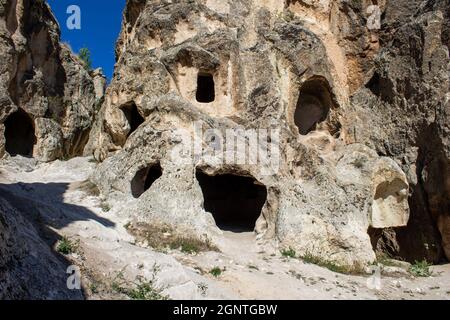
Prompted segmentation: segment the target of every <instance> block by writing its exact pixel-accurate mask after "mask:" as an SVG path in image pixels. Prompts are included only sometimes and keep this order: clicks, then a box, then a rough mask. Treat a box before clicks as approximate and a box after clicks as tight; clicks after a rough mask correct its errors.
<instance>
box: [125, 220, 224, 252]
mask: <svg viewBox="0 0 450 320" xmlns="http://www.w3.org/2000/svg"><path fill="white" fill-rule="evenodd" d="M125 228H126V229H127V231H128V232H129V233H130V234H132V235H133V236H134V237H136V239H137V240H138V241H142V242H146V243H147V244H148V245H149V246H150V247H152V248H154V249H155V250H158V251H161V252H165V251H166V250H167V248H170V249H172V250H178V249H179V250H181V252H183V253H187V254H194V253H199V252H202V251H217V250H218V249H217V248H216V247H215V246H214V245H213V244H212V243H211V241H210V240H209V239H208V238H207V237H204V238H203V239H201V238H197V237H193V236H188V235H186V234H182V233H180V232H178V231H177V230H174V229H173V228H172V227H170V226H167V225H157V224H148V223H131V222H130V223H127V224H126V225H125Z"/></svg>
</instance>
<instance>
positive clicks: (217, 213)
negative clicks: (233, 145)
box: [196, 170, 267, 232]
mask: <svg viewBox="0 0 450 320" xmlns="http://www.w3.org/2000/svg"><path fill="white" fill-rule="evenodd" d="M196 177H197V181H198V182H199V184H200V187H201V189H202V191H203V197H204V207H205V210H206V211H208V212H210V213H212V215H213V217H214V220H215V221H216V224H217V226H218V227H219V228H220V229H222V230H225V231H233V232H251V231H254V229H255V224H256V221H257V220H258V218H259V217H260V215H261V211H262V208H263V206H264V204H265V203H266V200H267V188H266V187H265V186H262V185H259V184H258V183H257V181H256V180H255V179H254V178H251V177H243V176H237V175H232V174H223V175H216V176H209V175H207V174H205V173H203V172H202V171H200V170H197V173H196Z"/></svg>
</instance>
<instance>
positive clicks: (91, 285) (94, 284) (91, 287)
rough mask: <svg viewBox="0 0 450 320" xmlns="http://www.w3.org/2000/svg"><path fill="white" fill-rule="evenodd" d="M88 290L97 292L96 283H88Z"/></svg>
mask: <svg viewBox="0 0 450 320" xmlns="http://www.w3.org/2000/svg"><path fill="white" fill-rule="evenodd" d="M89 290H91V292H92V293H97V292H98V286H97V283H95V282H92V283H91V284H90V285H89Z"/></svg>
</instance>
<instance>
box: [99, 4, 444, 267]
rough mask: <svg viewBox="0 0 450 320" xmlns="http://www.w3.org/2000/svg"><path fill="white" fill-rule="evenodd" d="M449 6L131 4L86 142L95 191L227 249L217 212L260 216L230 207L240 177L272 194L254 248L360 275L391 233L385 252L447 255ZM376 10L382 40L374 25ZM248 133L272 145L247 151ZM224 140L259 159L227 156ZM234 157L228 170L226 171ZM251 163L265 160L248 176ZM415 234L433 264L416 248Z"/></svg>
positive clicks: (234, 153) (144, 216)
mask: <svg viewBox="0 0 450 320" xmlns="http://www.w3.org/2000/svg"><path fill="white" fill-rule="evenodd" d="M373 5H376V9H378V10H379V11H378V12H377V11H374V10H375V9H374V8H373V7H372V8H371V9H370V10H369V7H370V6H373ZM448 9H449V4H448V1H399V2H396V3H387V4H386V3H385V2H384V1H381V2H380V1H356V2H355V1H343V0H342V1H331V2H329V3H328V2H326V1H295V0H293V1H278V0H277V1H269V0H268V1H262V0H261V1H245V0H240V1H237V0H236V1H233V0H229V1H215V0H204V1H202V0H198V1H177V2H175V3H174V2H172V1H131V0H130V1H127V5H126V9H125V12H124V21H123V27H122V32H121V34H120V37H119V41H118V43H117V47H116V56H117V67H116V70H115V76H114V79H113V80H112V83H111V85H110V87H109V88H108V90H107V94H106V98H105V103H104V104H103V107H102V109H101V110H100V115H99V121H98V122H97V124H96V125H95V130H94V131H93V132H92V135H91V141H95V142H96V143H95V144H99V145H100V147H99V148H96V149H95V150H94V154H95V156H96V158H97V159H98V160H100V161H103V163H102V164H101V165H100V166H99V169H98V171H97V174H96V175H94V177H93V178H92V180H93V181H94V182H96V183H97V185H98V186H99V187H100V189H101V191H102V193H103V194H104V195H105V196H106V197H108V198H109V199H116V200H120V201H129V202H128V203H129V206H130V211H131V212H133V213H134V215H135V216H136V218H137V219H138V220H143V221H145V222H152V221H154V222H164V223H168V224H170V225H173V226H174V227H176V228H179V229H182V230H185V231H186V232H191V233H195V234H197V235H198V236H207V237H209V238H211V239H213V241H217V242H218V243H219V245H220V236H221V230H220V229H221V228H220V226H219V225H220V224H221V223H217V221H218V220H220V218H218V216H217V212H214V211H217V210H214V208H215V206H216V207H218V206H221V205H222V206H223V204H224V203H226V202H227V201H230V202H233V201H243V200H242V199H241V198H242V197H244V198H245V197H246V199H244V200H245V201H243V202H242V203H243V204H244V205H245V206H247V205H248V203H251V202H252V201H251V199H254V201H253V203H254V206H253V207H251V206H250V205H249V207H248V211H251V210H254V209H255V207H258V205H257V203H258V202H259V200H258V199H260V198H259V196H258V195H257V194H258V192H257V191H254V192H253V194H250V193H251V191H249V195H247V196H245V195H241V196H240V197H235V198H232V197H231V196H229V193H228V196H227V195H225V194H223V193H222V195H221V190H227V184H226V183H225V185H222V184H223V183H224V182H223V181H222V180H220V179H221V178H220V177H223V176H237V177H247V178H248V179H253V181H254V182H253V183H255V184H257V185H259V186H262V187H264V188H265V190H266V194H265V196H264V198H265V199H264V205H263V207H262V209H258V210H259V211H260V212H259V214H258V217H257V219H256V223H254V224H255V226H254V229H255V230H256V232H257V233H258V234H259V237H260V238H264V239H275V240H277V241H279V242H280V244H281V245H282V246H284V247H292V248H295V249H296V250H297V252H299V253H300V254H310V255H315V256H318V257H320V258H321V259H323V260H327V261H333V262H335V263H338V264H343V265H350V266H357V265H360V264H364V263H367V262H372V261H373V260H374V259H375V253H374V249H375V250H376V249H379V248H380V247H383V248H385V247H386V242H387V240H386V234H390V235H392V234H393V233H394V237H393V238H392V237H391V238H390V241H393V242H394V246H395V247H396V248H397V249H398V250H397V251H395V250H394V251H395V252H390V253H391V254H393V255H397V256H401V257H402V258H406V259H414V258H415V257H419V256H420V257H427V258H428V259H430V260H432V261H439V260H440V259H441V258H442V257H443V255H442V245H441V234H442V235H443V236H442V239H443V247H444V248H447V247H448V242H447V241H448V240H446V239H448V225H447V223H446V222H445V221H448V219H447V218H446V217H447V215H448V205H446V204H447V203H448V199H449V192H448V188H447V187H448V181H449V180H448V159H449V157H448V152H447V151H448V150H447V149H448V128H449V127H448V126H449V117H448V91H449V90H448V87H449V86H448V21H446V19H445V17H444V15H445V14H448ZM374 13H375V18H376V17H379V18H380V21H379V26H378V27H377V26H376V23H375V26H372V25H369V22H370V21H369V20H370V19H373V18H374V16H373V14H374ZM377 14H378V15H377ZM373 22H377V21H376V20H375V21H372V23H373ZM446 42H447V43H446ZM199 127H200V129H199ZM236 128H240V129H241V130H236ZM252 129H255V130H261V129H262V130H264V132H266V133H267V135H268V136H269V138H268V139H263V140H264V141H261V140H257V141H258V142H259V143H257V144H256V147H254V146H253V145H252V138H251V137H249V136H250V135H251V132H252V131H251V130H252ZM230 132H232V135H231V137H232V138H235V139H237V140H238V141H239V139H242V140H241V141H244V142H243V144H244V146H246V147H248V148H252V147H254V149H251V150H252V151H250V152H248V153H247V152H246V151H245V150H243V149H239V147H238V148H236V149H233V148H232V150H230V149H228V148H227V142H228V141H229V139H227V138H228V137H227V133H230ZM259 137H261V136H259ZM253 141H255V140H253ZM92 144H94V143H92ZM186 146H188V147H187V148H186ZM196 147H197V149H196ZM196 150H197V151H198V150H201V152H196ZM222 150H226V151H225V152H222ZM267 150H268V151H267ZM266 151H267V152H266ZM111 152H113V153H111ZM230 152H231V157H232V158H233V156H235V158H234V160H235V161H226V160H224V158H226V156H230V154H229V153H230ZM224 153H225V156H224ZM108 154H109V156H108ZM252 154H253V155H255V154H258V155H259V156H260V158H259V160H261V159H262V160H264V159H265V160H268V159H269V160H270V161H256V163H249V161H250V162H251V160H249V159H251V157H252ZM245 156H248V158H247V160H248V161H244V162H240V161H236V159H244V158H245ZM264 156H267V158H264ZM226 159H228V158H226ZM253 160H255V159H253ZM154 166H158V167H160V168H161V172H160V176H158V178H157V179H155V180H154V181H151V182H152V183H150V184H147V183H146V182H145V181H147V180H146V178H145V177H141V176H140V175H141V174H142V172H144V171H145V172H148V171H149V170H150V169H149V168H152V167H154ZM143 170H144V171H143ZM199 172H200V174H201V175H202V178H200V179H199ZM438 172H439V174H438ZM205 175H206V177H205ZM137 176H139V177H138V178H136V177H137ZM208 176H209V177H217V178H218V179H219V180H220V181H222V182H217V183H218V184H220V185H221V186H222V187H220V188H219V187H217V189H214V190H209V191H208V192H205V190H204V188H205V187H206V188H215V184H214V183H205V182H204V181H203V182H202V181H201V180H205V179H206V180H207V179H208V178H207V177H208ZM219 180H217V181H219ZM136 181H142V182H141V184H142V185H141V186H139V188H140V190H141V191H142V190H143V191H144V192H143V193H141V192H140V193H139V197H133V189H134V188H136V184H135V182H136ZM229 181H234V182H230V183H232V184H233V183H234V184H236V185H235V186H236V188H237V189H238V190H240V189H239V188H242V186H241V185H240V184H239V182H237V180H233V179H231V178H230V179H229ZM444 186H446V187H444ZM446 188H447V189H446ZM247 189H248V190H251V189H252V188H250V187H247ZM211 194H212V195H213V196H211ZM211 199H215V200H216V203H215V204H211ZM438 204H439V205H438ZM410 209H411V218H410ZM230 210H231V209H230ZM207 211H210V212H207ZM211 211H213V212H211ZM219 211H220V210H219ZM424 219H425V220H426V223H421V221H424ZM227 222H229V223H231V226H229V227H233V221H231V222H230V221H227ZM238 224H239V223H238V221H236V226H237V225H238ZM417 228H419V229H422V231H423V233H425V234H426V237H427V239H429V240H430V241H427V242H428V244H429V245H431V246H430V247H429V250H428V251H427V252H424V251H423V250H421V249H417V250H416V249H412V248H411V247H410V244H413V243H415V242H417V239H418V237H417V233H416V230H417ZM425 228H426V229H427V230H425ZM222 229H223V228H222ZM439 231H440V232H439ZM402 235H403V240H402ZM423 245H424V244H422V246H423ZM407 250H413V253H411V254H410V253H406V252H405V251H407ZM391 251H392V250H391Z"/></svg>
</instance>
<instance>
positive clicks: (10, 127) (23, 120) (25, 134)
mask: <svg viewBox="0 0 450 320" xmlns="http://www.w3.org/2000/svg"><path fill="white" fill-rule="evenodd" d="M5 140H6V145H5V149H6V151H7V152H8V153H9V154H10V155H11V156H17V155H21V156H24V157H32V156H33V148H34V145H35V144H36V135H35V133H34V124H33V120H32V119H31V117H30V116H29V115H28V114H27V113H26V112H25V111H24V110H22V109H19V110H18V111H16V112H14V113H13V114H11V115H10V116H9V117H8V118H7V119H6V121H5Z"/></svg>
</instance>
